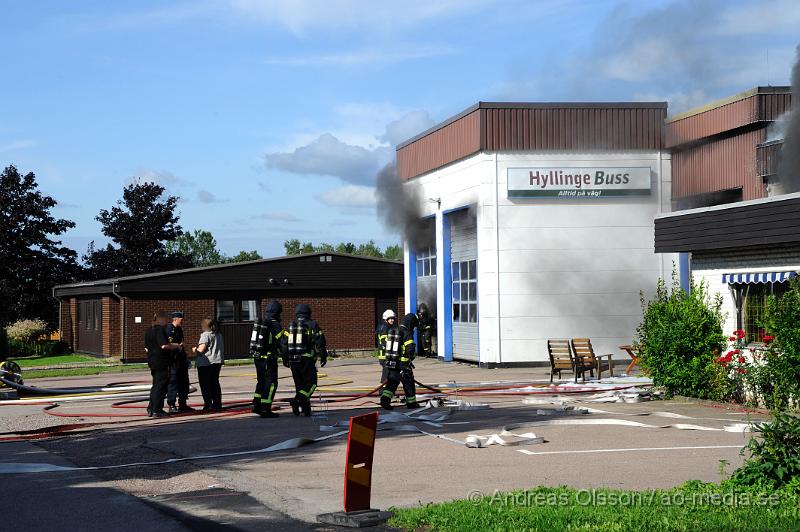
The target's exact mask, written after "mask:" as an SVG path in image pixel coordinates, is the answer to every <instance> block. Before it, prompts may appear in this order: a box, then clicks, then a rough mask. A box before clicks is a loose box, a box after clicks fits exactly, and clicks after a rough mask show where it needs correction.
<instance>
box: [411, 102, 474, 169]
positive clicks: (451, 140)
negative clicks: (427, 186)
mask: <svg viewBox="0 0 800 532" xmlns="http://www.w3.org/2000/svg"><path fill="white" fill-rule="evenodd" d="M480 122H481V120H480V110H479V109H478V110H475V111H473V112H471V113H469V114H467V115H465V116H463V117H461V118H459V119H458V120H456V121H454V122H451V123H449V124H447V125H446V126H444V127H442V128H440V129H437V130H435V131H433V132H431V133H430V134H428V135H426V136H424V137H422V138H420V139H418V140H416V141H414V142H412V143H410V144H407V145H405V146H402V147H399V148H398V149H397V173H398V175H399V176H400V179H409V178H411V177H414V176H417V175H420V174H423V173H425V172H428V171H430V170H433V169H434V168H438V167H440V166H444V165H445V164H448V163H451V162H453V161H457V160H459V159H463V158H464V157H467V156H468V155H471V154H473V153H476V152H478V151H479V150H480V140H481V138H480V137H481V131H480V129H481V128H480Z"/></svg>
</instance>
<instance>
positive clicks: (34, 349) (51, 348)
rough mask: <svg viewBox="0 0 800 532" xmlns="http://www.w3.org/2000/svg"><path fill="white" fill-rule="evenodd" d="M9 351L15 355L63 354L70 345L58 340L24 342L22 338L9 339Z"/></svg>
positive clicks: (40, 355)
mask: <svg viewBox="0 0 800 532" xmlns="http://www.w3.org/2000/svg"><path fill="white" fill-rule="evenodd" d="M8 344H9V353H10V354H11V355H13V356H15V357H27V356H38V357H52V356H57V355H63V354H64V353H66V352H67V351H68V350H69V346H68V345H67V344H65V343H64V342H60V341H58V340H46V341H43V342H23V341H21V340H9V342H8Z"/></svg>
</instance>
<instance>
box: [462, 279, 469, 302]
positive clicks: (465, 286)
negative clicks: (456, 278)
mask: <svg viewBox="0 0 800 532" xmlns="http://www.w3.org/2000/svg"><path fill="white" fill-rule="evenodd" d="M461 301H469V283H461Z"/></svg>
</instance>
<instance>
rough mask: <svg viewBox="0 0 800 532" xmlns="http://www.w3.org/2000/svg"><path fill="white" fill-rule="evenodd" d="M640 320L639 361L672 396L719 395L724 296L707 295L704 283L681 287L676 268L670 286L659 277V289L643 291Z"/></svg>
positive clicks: (723, 340) (701, 396)
mask: <svg viewBox="0 0 800 532" xmlns="http://www.w3.org/2000/svg"><path fill="white" fill-rule="evenodd" d="M641 301H642V312H643V314H644V316H643V318H642V323H641V324H640V325H639V327H638V328H637V330H636V336H637V338H636V343H637V347H638V349H639V351H640V352H641V366H642V368H643V369H644V370H645V371H646V372H647V373H648V375H649V376H650V378H652V379H653V384H655V385H656V386H663V387H664V388H665V392H666V395H667V396H668V397H670V396H672V395H675V394H680V395H687V396H691V397H699V398H704V399H716V398H717V396H718V387H717V386H715V384H714V379H715V376H716V375H717V373H718V371H717V368H716V367H715V365H714V360H715V359H716V358H717V357H718V356H719V355H720V353H721V351H722V349H723V348H724V346H725V338H726V337H725V335H723V334H722V319H723V316H722V313H721V310H720V309H721V308H722V298H721V297H720V296H719V295H717V297H716V298H714V299H713V301H712V300H711V299H710V298H709V296H708V294H707V292H706V286H705V285H704V284H700V285H695V284H694V283H692V285H691V288H690V290H689V293H688V294H687V293H686V292H684V291H683V289H681V287H680V282H679V281H678V276H677V273H676V272H674V271H673V273H672V288H671V289H668V288H667V286H666V283H665V282H664V280H663V279H659V280H658V285H657V287H656V294H655V297H654V298H653V299H651V300H650V301H647V300H646V299H645V296H644V294H642V296H641Z"/></svg>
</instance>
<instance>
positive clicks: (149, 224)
mask: <svg viewBox="0 0 800 532" xmlns="http://www.w3.org/2000/svg"><path fill="white" fill-rule="evenodd" d="M163 195H164V187H162V186H161V185H158V184H156V183H149V182H145V183H141V182H138V181H137V182H135V183H132V184H130V185H128V186H127V187H125V189H124V190H123V192H122V200H120V201H118V202H117V204H116V205H115V206H114V207H112V208H111V210H105V209H103V210H101V211H100V214H99V215H98V216H97V217H96V218H95V219H96V220H97V221H98V222H100V223H101V224H102V226H103V229H102V231H103V234H104V235H105V236H107V237H109V238H110V239H111V240H112V241H113V242H114V243H115V244H116V247H115V246H113V245H112V244H108V245H107V246H106V247H105V248H101V249H95V247H94V242H92V243H91V244H90V245H89V249H88V251H87V253H86V255H84V257H83V260H84V261H85V262H86V264H87V266H88V273H89V277H90V278H93V279H101V278H104V277H116V276H123V275H135V274H139V273H150V272H159V271H167V270H174V269H177V268H190V267H191V266H192V262H191V260H189V258H188V257H186V256H185V255H182V254H180V253H175V252H170V251H168V250H167V248H166V243H167V242H172V241H174V240H175V239H176V238H177V237H178V236H180V235H181V233H182V231H181V226H180V225H178V215H177V214H175V207H176V206H177V203H178V198H177V197H175V196H169V195H168V196H166V197H164V198H162V196H163Z"/></svg>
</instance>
